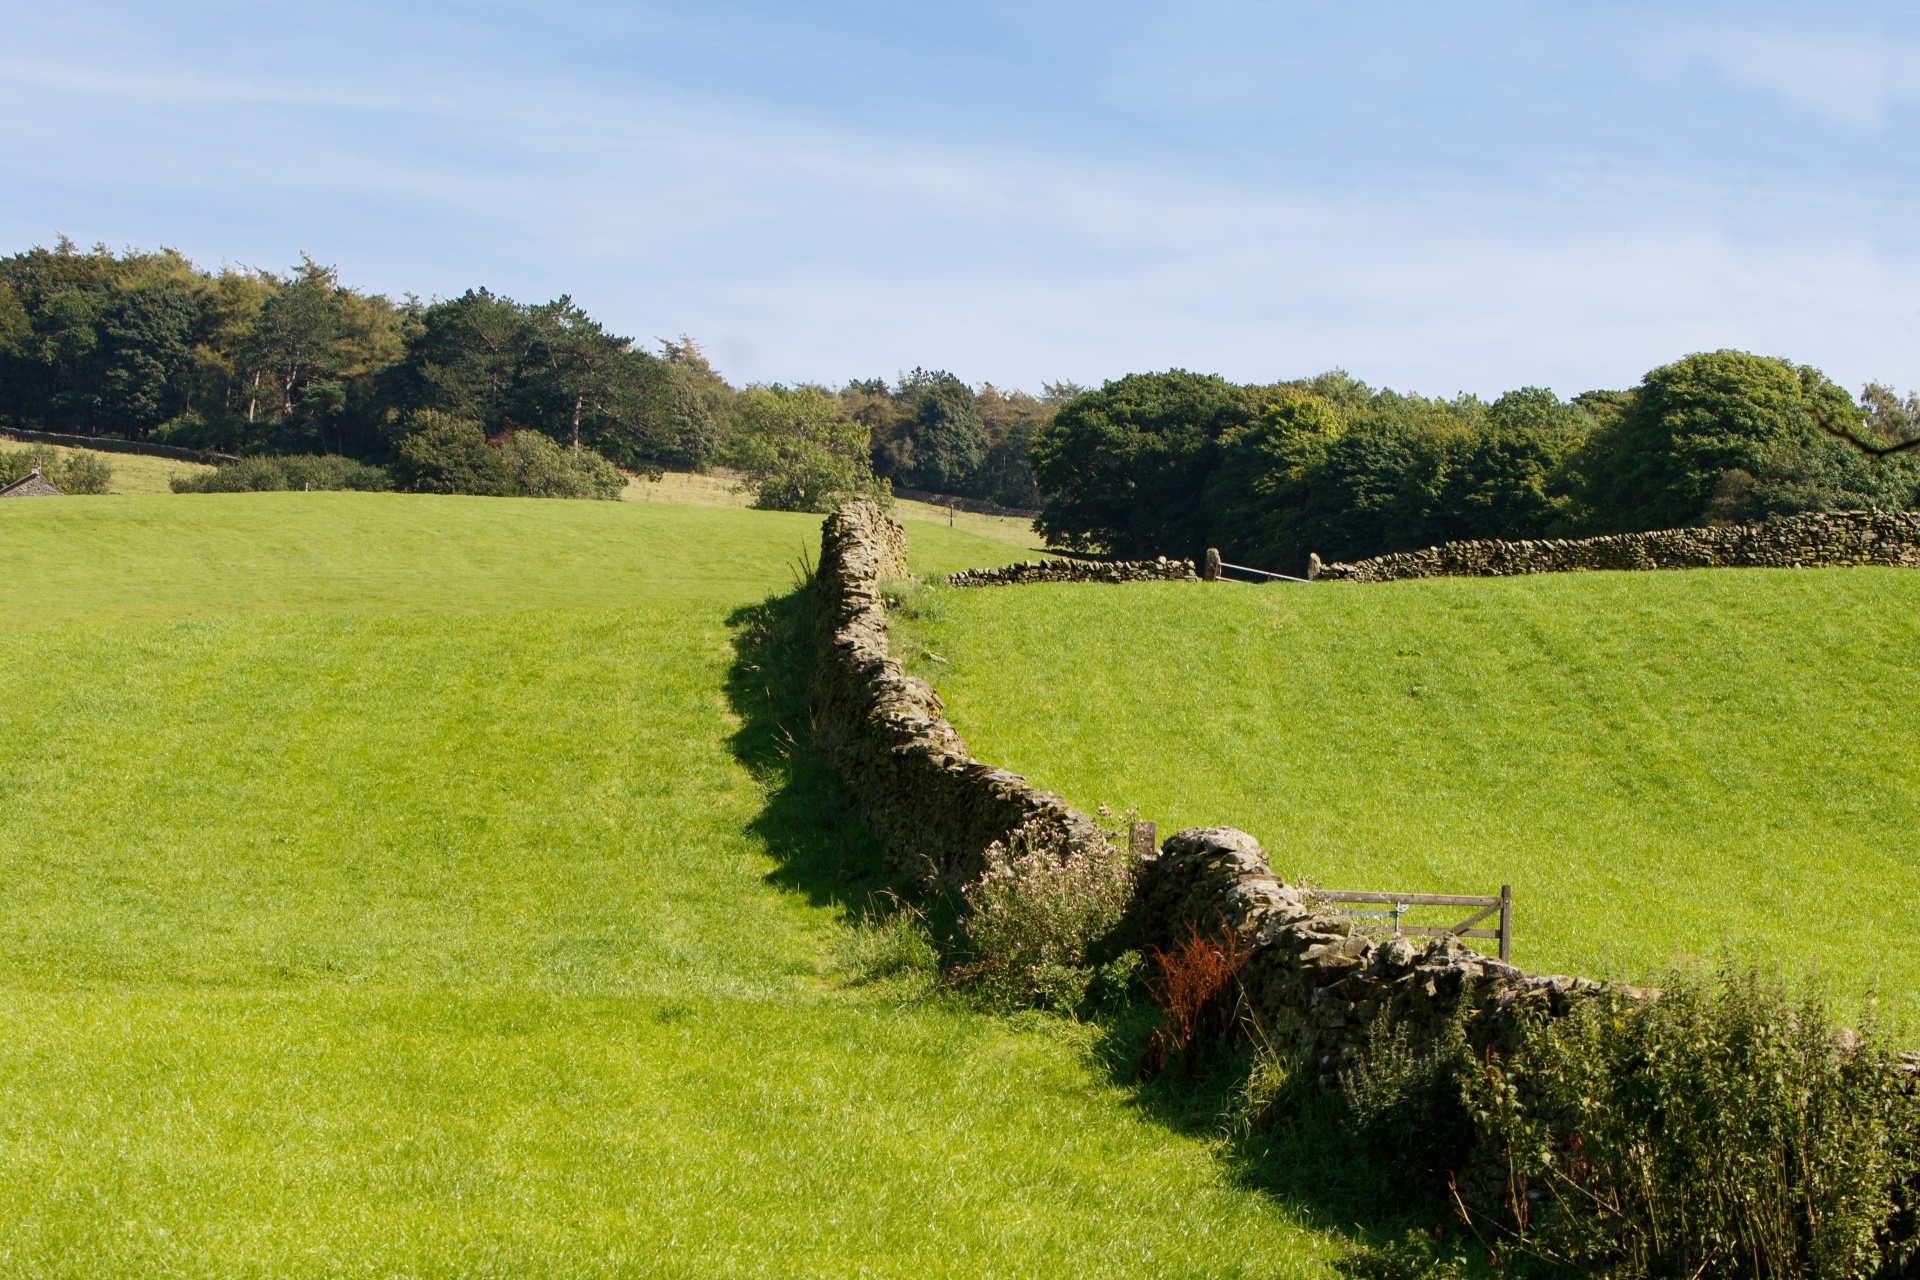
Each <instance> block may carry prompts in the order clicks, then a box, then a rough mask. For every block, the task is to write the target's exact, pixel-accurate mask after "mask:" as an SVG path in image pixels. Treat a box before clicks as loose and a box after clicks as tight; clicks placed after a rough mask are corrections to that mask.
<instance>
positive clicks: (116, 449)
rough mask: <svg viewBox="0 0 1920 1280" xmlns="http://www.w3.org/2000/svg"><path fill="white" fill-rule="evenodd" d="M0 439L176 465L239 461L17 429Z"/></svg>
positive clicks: (196, 452) (155, 446)
mask: <svg viewBox="0 0 1920 1280" xmlns="http://www.w3.org/2000/svg"><path fill="white" fill-rule="evenodd" d="M0 438H5V439H8V440H24V441H30V442H32V443H34V444H58V445H64V446H66V447H67V448H69V449H94V450H97V451H99V452H101V453H135V454H142V455H144V456H146V457H149V458H172V459H173V460H174V461H176V462H204V463H208V464H211V465H214V466H218V465H221V464H223V463H228V462H238V461H240V459H238V458H236V457H234V456H233V455H232V454H230V453H215V452H213V451H212V450H211V449H182V448H179V447H178V446H176V445H170V444H149V443H147V442H146V441H144V440H121V439H118V438H116V437H113V436H69V435H62V434H61V433H60V432H58V431H27V430H25V429H23V428H20V427H6V428H4V429H0Z"/></svg>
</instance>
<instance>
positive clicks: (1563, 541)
mask: <svg viewBox="0 0 1920 1280" xmlns="http://www.w3.org/2000/svg"><path fill="white" fill-rule="evenodd" d="M1316 559H1317V557H1316ZM1863 564H1871V565H1888V566H1894V567H1898V568H1903V569H1912V568H1920V513H1916V512H1911V511H1815V512H1809V513H1807V514H1805V515H1797V516H1776V517H1774V518H1772V519H1769V520H1766V521H1763V522H1762V523H1760V524H1750V525H1747V524H1743V525H1719V526H1712V527H1708V528H1701V529H1660V530H1656V531H1654V532H1652V533H1619V534H1610V535H1608V536H1606V537H1601V538H1546V539H1540V540H1537V541H1523V542H1502V541H1499V540H1498V539H1486V540H1482V541H1477V542H1449V543H1445V544H1443V545H1441V546H1438V547H1428V548H1426V549H1425V550H1422V551H1400V552H1395V553H1394V554H1392V555H1385V556H1375V557H1373V558H1372V559H1370V560H1359V561H1355V562H1354V563H1352V564H1345V563H1338V562H1336V563H1334V564H1329V565H1324V566H1321V567H1320V569H1319V571H1318V573H1317V574H1313V575H1312V576H1314V577H1316V578H1317V579H1318V580H1320V581H1323V582H1325V581H1346V582H1390V581H1393V580H1395V579H1399V578H1441V577H1501V576H1505V575H1508V574H1520V573H1566V572H1571V571H1577V570H1582V569H1720V568H1775V569H1814V568H1826V567H1832V566H1840V565H1863Z"/></svg>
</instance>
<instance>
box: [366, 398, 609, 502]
mask: <svg viewBox="0 0 1920 1280" xmlns="http://www.w3.org/2000/svg"><path fill="white" fill-rule="evenodd" d="M407 425H408V428H409V429H408V432H407V434H406V436H404V437H403V438H402V439H401V441H400V443H399V445H398V446H396V448H395V449H394V458H393V477H394V480H395V481H396V482H397V483H398V485H399V486H400V488H402V489H405V490H407V491H408V492H410V493H465V494H477V495H480V496H483V497H523V498H609V499H611V498H618V497H619V496H620V492H621V490H622V489H624V488H625V487H626V483H627V482H626V480H625V478H624V477H622V476H621V474H620V473H619V472H618V471H617V470H615V469H614V466H613V464H612V463H610V462H608V461H607V460H606V459H605V458H603V457H601V456H600V455H599V454H597V453H595V452H594V451H593V450H592V449H588V448H584V447H583V448H581V449H580V450H579V451H578V452H575V451H573V450H570V449H562V448H561V447H560V446H559V445H557V444H555V443H554V442H553V440H552V439H551V438H549V437H548V436H546V435H545V434H543V433H541V432H538V431H508V432H504V433H503V434H502V435H501V436H500V438H499V439H498V440H497V441H489V440H488V439H487V438H486V436H485V435H484V434H482V432H481V430H480V424H479V423H477V422H469V421H467V420H466V419H464V418H455V417H451V416H449V415H447V414H444V413H439V412H435V411H433V410H423V411H421V412H418V413H415V414H413V415H411V416H410V417H409V418H408V420H407Z"/></svg>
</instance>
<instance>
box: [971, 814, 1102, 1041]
mask: <svg viewBox="0 0 1920 1280" xmlns="http://www.w3.org/2000/svg"><path fill="white" fill-rule="evenodd" d="M985 856H986V863H987V868H986V871H985V872H984V873H983V874H982V875H981V876H980V878H979V879H977V880H975V881H974V882H973V883H971V884H969V885H967V886H966V887H965V888H964V889H962V890H961V895H962V897H964V898H965V900H966V905H967V908H968V912H967V914H966V916H965V917H963V919H962V920H961V924H960V928H961V933H962V935H963V937H964V942H965V946H966V949H967V952H968V954H969V955H970V956H971V957H972V958H971V959H970V960H968V961H967V962H966V963H964V964H961V965H959V966H957V967H955V968H954V969H953V971H952V972H951V974H950V975H949V979H950V981H952V982H954V983H955V984H956V985H964V986H967V987H971V988H972V989H974V990H975V991H977V992H979V993H980V994H981V995H983V996H985V997H986V998H987V999H988V1000H989V1001H991V1002H993V1003H997V1004H1003V1005H1013V1006H1019V1005H1035V1006H1040V1007H1043V1008H1055V1009H1062V1010H1070V1009H1073V1008H1076V1007H1077V1006H1078V1005H1079V1004H1080V1003H1081V1001H1082V1000H1083V999H1084V998H1085V996H1086V993H1087V986H1088V984H1089V983H1090V982H1091V981H1092V979H1093V977H1094V971H1093V969H1091V968H1090V967H1088V958H1089V954H1090V952H1091V950H1092V949H1093V947H1094V945H1095V944H1096V943H1097V942H1099V941H1100V940H1101V939H1103V938H1105V937H1106V936H1107V935H1109V934H1110V933H1112V932H1113V930H1114V928H1115V926H1117V925H1118V924H1119V923H1120V919H1121V917H1122V916H1123V915H1124V914H1125V913H1126V910H1127V906H1128V904H1129V903H1130V902H1131V901H1132V899H1133V886H1134V880H1135V877H1136V875H1137V868H1136V867H1135V866H1134V865H1133V860H1132V858H1131V856H1130V855H1129V854H1128V853H1127V851H1126V850H1124V849H1121V848H1118V847H1116V846H1115V845H1114V844H1112V843H1111V842H1110V841H1100V842H1095V843H1079V844H1076V843H1074V842H1072V841H1070V840H1068V839H1067V838H1066V837H1065V836H1063V835H1061V834H1060V833H1058V832H1054V831H1049V830H1046V829H1045V828H1042V827H1039V826H1037V825H1035V824H1031V823H1030V824H1028V825H1026V826H1023V827H1021V828H1019V829H1018V830H1016V831H1014V832H1013V833H1012V835H1011V836H1009V837H1008V839H1007V840H1005V841H996V842H994V844H993V845H991V846H990V847H989V848H988V849H987V851H986V855H985Z"/></svg>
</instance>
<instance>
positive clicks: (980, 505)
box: [893, 485, 1040, 520]
mask: <svg viewBox="0 0 1920 1280" xmlns="http://www.w3.org/2000/svg"><path fill="white" fill-rule="evenodd" d="M893 496H894V497H896V498H905V499H906V500H907V501H909V502H924V503H926V504H927V505H928V506H932V507H953V508H955V509H956V510H960V511H971V512H972V513H973V514H975V515H980V516H1012V517H1014V518H1015V519H1018V520H1031V519H1033V518H1034V517H1035V516H1037V515H1039V514H1040V513H1039V512H1038V511H1036V510H1033V509H1031V508H1028V507H1003V506H1001V505H1000V504H999V503H997V502H982V501H980V500H979V499H978V498H962V497H959V496H957V495H955V494H951V493H931V492H929V491H927V490H925V489H902V488H901V487H900V486H899V485H895V486H893Z"/></svg>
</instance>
